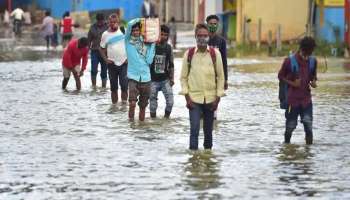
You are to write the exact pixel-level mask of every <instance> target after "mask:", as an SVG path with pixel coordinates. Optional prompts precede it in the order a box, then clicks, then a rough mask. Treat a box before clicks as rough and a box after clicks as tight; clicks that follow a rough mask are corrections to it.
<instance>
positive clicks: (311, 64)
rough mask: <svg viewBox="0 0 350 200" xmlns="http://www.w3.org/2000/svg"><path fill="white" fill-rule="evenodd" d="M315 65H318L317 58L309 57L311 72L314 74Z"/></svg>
mask: <svg viewBox="0 0 350 200" xmlns="http://www.w3.org/2000/svg"><path fill="white" fill-rule="evenodd" d="M315 65H316V59H315V57H313V56H310V57H309V73H310V74H314V71H315Z"/></svg>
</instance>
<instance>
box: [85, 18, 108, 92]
mask: <svg viewBox="0 0 350 200" xmlns="http://www.w3.org/2000/svg"><path fill="white" fill-rule="evenodd" d="M107 29H108V26H107V24H106V22H105V17H104V15H103V14H102V13H97V15H96V23H95V24H93V25H92V26H91V28H90V30H89V33H88V40H89V47H90V57H91V84H92V88H96V76H97V73H98V64H100V65H101V71H100V76H101V80H102V88H105V87H106V85H107V65H106V63H105V61H104V60H103V57H102V55H101V52H100V51H99V49H100V43H101V36H102V34H103V32H105V31H106V30H107Z"/></svg>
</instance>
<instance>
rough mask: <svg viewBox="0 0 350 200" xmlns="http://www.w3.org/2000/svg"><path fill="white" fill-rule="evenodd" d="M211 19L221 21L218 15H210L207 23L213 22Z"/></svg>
mask: <svg viewBox="0 0 350 200" xmlns="http://www.w3.org/2000/svg"><path fill="white" fill-rule="evenodd" d="M211 19H216V20H218V21H220V19H219V17H218V16H217V15H209V16H208V17H207V18H206V19H205V21H206V22H207V23H208V22H209V20H211Z"/></svg>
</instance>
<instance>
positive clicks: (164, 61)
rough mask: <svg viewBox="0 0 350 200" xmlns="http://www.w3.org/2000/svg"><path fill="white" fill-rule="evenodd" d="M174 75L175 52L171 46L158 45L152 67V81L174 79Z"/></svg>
mask: <svg viewBox="0 0 350 200" xmlns="http://www.w3.org/2000/svg"><path fill="white" fill-rule="evenodd" d="M173 73H174V61H173V52H172V49H171V46H170V45H169V44H157V45H156V52H155V56H154V60H153V63H152V65H151V79H152V81H157V82H159V81H165V80H167V79H172V76H173Z"/></svg>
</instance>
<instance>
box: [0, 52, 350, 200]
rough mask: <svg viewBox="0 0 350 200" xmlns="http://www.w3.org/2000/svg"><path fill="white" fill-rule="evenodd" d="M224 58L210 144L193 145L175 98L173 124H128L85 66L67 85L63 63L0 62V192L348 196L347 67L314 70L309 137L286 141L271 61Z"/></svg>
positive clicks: (11, 195)
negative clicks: (224, 76)
mask: <svg viewBox="0 0 350 200" xmlns="http://www.w3.org/2000/svg"><path fill="white" fill-rule="evenodd" d="M230 62H231V63H234V64H237V65H236V66H234V67H232V68H230V70H229V87H230V88H229V90H227V96H226V97H224V98H223V99H222V101H221V104H220V108H219V112H218V120H217V122H216V123H215V131H214V133H213V134H214V146H213V150H212V151H204V150H203V148H202V146H200V150H199V151H196V152H192V151H189V150H187V148H188V143H189V122H188V112H187V110H186V108H185V101H184V98H183V97H182V96H179V95H175V105H174V111H173V113H172V115H171V119H169V120H164V119H162V118H161V117H159V118H157V119H155V120H151V119H150V118H149V113H147V119H146V122H145V123H138V122H137V120H136V122H135V123H129V122H128V120H127V106H124V105H119V104H118V105H117V106H112V105H111V103H110V92H109V89H106V90H104V89H101V88H98V89H96V90H93V89H91V87H90V74H89V73H88V72H87V73H85V75H84V77H83V88H82V91H80V92H76V91H75V90H74V88H75V85H74V81H73V79H71V80H70V83H69V85H68V90H67V91H63V90H61V88H60V87H61V79H62V75H61V67H60V60H59V59H47V60H39V61H18V62H3V63H0V83H1V87H0V94H1V98H0V113H1V115H0V130H1V131H0V144H1V145H0V199H6V200H7V199H33V200H38V199H50V200H51V199H62V200H65V199H94V200H95V199H113V200H114V199H272V198H274V199H304V198H306V197H313V199H349V198H350V131H349V130H350V123H349V118H350V107H349V102H350V73H349V70H348V69H350V68H348V67H346V66H345V67H344V66H343V64H335V65H330V64H329V67H328V70H327V72H325V71H326V70H323V71H324V73H320V74H319V79H320V81H319V88H317V89H316V90H314V91H313V93H314V135H315V141H314V142H315V144H314V145H312V146H306V145H305V144H304V135H303V134H304V133H303V128H302V126H300V124H299V126H298V128H297V130H296V131H295V133H294V135H293V137H292V144H291V145H284V144H283V143H282V141H283V131H284V113H283V111H282V110H280V109H279V107H278V105H279V104H278V98H277V95H278V94H277V85H278V84H277V79H276V76H277V75H276V70H278V68H279V61H277V62H276V61H274V60H273V61H271V62H269V61H263V62H255V61H254V62H249V59H247V60H239V59H234V60H230ZM249 63H250V64H249ZM252 63H253V64H252ZM180 68H181V60H180V59H176V77H177V78H178V77H179V73H180ZM320 71H322V70H320ZM177 80H178V79H177ZM179 90H180V84H179V82H178V81H177V82H176V85H175V86H174V92H175V93H176V94H178V92H179ZM159 101H160V102H161V103H160V105H159V108H158V109H159V112H158V113H159V116H161V115H162V114H163V109H164V103H163V102H164V98H163V97H162V96H160V97H159ZM200 135H201V136H200V143H202V141H203V138H202V132H201V134H200Z"/></svg>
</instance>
